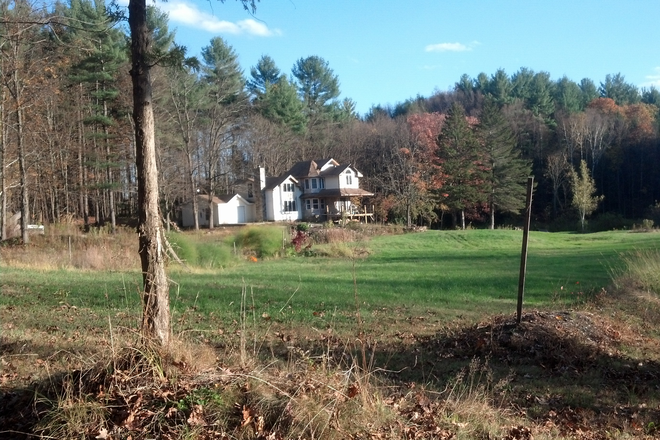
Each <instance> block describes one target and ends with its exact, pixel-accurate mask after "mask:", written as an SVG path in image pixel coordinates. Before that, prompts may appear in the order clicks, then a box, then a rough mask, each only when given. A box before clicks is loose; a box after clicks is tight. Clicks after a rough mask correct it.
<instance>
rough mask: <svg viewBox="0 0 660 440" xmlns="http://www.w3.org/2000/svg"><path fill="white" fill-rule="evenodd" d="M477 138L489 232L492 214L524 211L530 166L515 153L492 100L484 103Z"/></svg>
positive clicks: (512, 138)
mask: <svg viewBox="0 0 660 440" xmlns="http://www.w3.org/2000/svg"><path fill="white" fill-rule="evenodd" d="M477 134H478V137H479V141H480V142H481V144H482V145H483V151H484V153H485V164H487V165H488V167H487V168H488V176H487V177H486V181H485V185H484V186H485V188H486V190H487V192H488V206H489V210H490V228H491V229H495V212H496V210H497V211H502V212H508V213H512V214H518V213H519V212H520V210H521V209H523V208H524V207H525V193H526V181H527V177H528V176H529V175H530V174H531V172H532V166H531V163H529V162H528V161H525V160H523V159H522V158H521V157H520V153H519V152H518V151H516V149H515V146H516V138H515V135H514V134H513V131H512V130H511V128H510V127H509V124H508V122H507V121H506V119H505V118H504V116H503V115H502V112H501V111H500V110H499V108H498V107H497V105H496V104H495V103H494V102H493V101H492V100H488V101H487V102H486V103H485V106H484V109H483V111H482V113H481V118H480V121H479V125H478V126H477Z"/></svg>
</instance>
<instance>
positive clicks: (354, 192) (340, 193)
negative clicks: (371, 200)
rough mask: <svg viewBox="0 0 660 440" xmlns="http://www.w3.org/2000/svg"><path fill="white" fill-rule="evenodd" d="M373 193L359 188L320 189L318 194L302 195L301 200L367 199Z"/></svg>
mask: <svg viewBox="0 0 660 440" xmlns="http://www.w3.org/2000/svg"><path fill="white" fill-rule="evenodd" d="M373 195H374V193H372V192H369V191H366V190H364V189H361V188H340V189H322V190H321V191H319V192H315V193H308V194H303V195H302V196H301V197H300V198H301V199H318V198H322V197H324V198H332V197H340V198H346V197H369V196H373Z"/></svg>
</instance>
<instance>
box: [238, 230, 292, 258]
mask: <svg viewBox="0 0 660 440" xmlns="http://www.w3.org/2000/svg"><path fill="white" fill-rule="evenodd" d="M283 233H284V229H283V228H281V227H277V226H261V227H256V226H255V227H248V228H244V229H242V230H241V231H240V232H238V234H236V236H235V237H234V242H235V243H236V246H238V247H240V248H241V249H243V252H245V253H254V254H255V255H256V256H257V257H259V258H263V257H272V256H275V255H277V254H278V253H279V252H280V250H281V249H282V235H283Z"/></svg>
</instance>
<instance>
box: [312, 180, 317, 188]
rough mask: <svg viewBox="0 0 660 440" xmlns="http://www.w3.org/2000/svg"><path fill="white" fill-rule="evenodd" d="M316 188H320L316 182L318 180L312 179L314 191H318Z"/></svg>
mask: <svg viewBox="0 0 660 440" xmlns="http://www.w3.org/2000/svg"><path fill="white" fill-rule="evenodd" d="M316 188H318V182H317V181H316V179H312V189H316Z"/></svg>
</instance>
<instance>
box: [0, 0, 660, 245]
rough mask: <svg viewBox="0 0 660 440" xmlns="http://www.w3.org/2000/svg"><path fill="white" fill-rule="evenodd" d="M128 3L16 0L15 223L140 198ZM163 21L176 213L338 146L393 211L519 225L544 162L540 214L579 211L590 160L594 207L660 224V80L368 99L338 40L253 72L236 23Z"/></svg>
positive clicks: (612, 224) (2, 144)
mask: <svg viewBox="0 0 660 440" xmlns="http://www.w3.org/2000/svg"><path fill="white" fill-rule="evenodd" d="M111 12H112V13H111ZM115 12H116V11H114V12H113V11H108V10H107V9H106V6H105V4H104V2H103V1H100V0H96V1H90V0H71V1H70V3H69V4H68V5H64V4H57V5H56V7H55V8H54V9H52V10H47V11H46V10H43V9H38V8H36V7H34V6H33V5H31V4H30V3H28V2H25V1H9V2H2V3H1V4H0V16H1V18H0V22H1V27H0V54H1V56H2V58H1V60H0V71H1V72H2V85H1V86H2V88H1V90H2V91H1V93H0V164H1V165H2V166H1V167H0V174H1V175H0V204H1V210H0V221H1V222H2V223H1V225H0V226H1V227H0V230H1V231H2V239H6V238H8V237H9V236H11V235H15V229H16V226H15V225H17V224H22V227H26V226H27V224H34V223H43V224H50V223H56V222H61V221H67V222H79V223H80V224H81V225H84V227H87V228H88V227H92V226H103V225H106V226H107V227H108V228H110V229H113V228H114V227H115V226H116V224H117V223H118V222H119V221H121V220H124V219H132V218H135V217H136V215H137V213H136V209H137V208H136V206H137V203H136V202H137V200H136V185H137V184H136V171H135V142H134V127H133V126H132V118H131V111H132V105H131V81H130V75H129V71H130V68H131V67H130V60H129V44H128V36H127V35H128V30H127V27H126V23H125V22H124V21H120V20H119V18H120V17H119V15H118V14H116V13H115ZM149 25H150V29H151V31H152V45H151V46H152V47H151V56H152V58H153V60H151V61H152V64H153V66H154V68H153V70H152V80H153V96H154V112H155V118H156V130H157V133H156V136H157V148H158V161H159V173H160V195H161V211H162V214H163V217H164V218H166V219H170V220H174V219H175V217H176V212H177V206H178V205H179V204H180V203H181V202H184V201H187V200H190V199H191V198H193V197H192V196H193V195H194V194H196V193H197V192H200V191H201V192H204V193H206V194H209V195H217V194H224V193H230V192H232V191H233V189H234V188H233V185H234V184H235V182H236V181H237V180H240V179H245V178H249V177H253V175H254V170H255V169H256V168H257V167H259V166H263V167H265V168H266V171H267V174H268V175H272V176H275V175H279V174H280V173H283V172H284V171H286V170H288V169H289V168H290V167H291V165H292V164H294V163H295V162H298V161H301V160H309V159H318V158H327V157H332V158H335V159H336V160H338V161H339V162H340V163H351V164H354V165H355V166H356V167H357V168H358V169H359V170H360V171H361V172H362V173H363V174H364V176H365V178H364V179H363V181H362V182H363V186H364V187H365V188H366V189H368V190H370V191H372V192H374V193H375V194H376V197H374V199H373V200H371V201H369V203H371V204H373V205H374V206H375V209H376V212H377V214H378V217H379V219H380V220H383V221H390V222H401V223H405V224H408V225H413V224H423V225H431V226H435V227H465V226H466V225H468V224H470V223H472V224H474V225H483V226H490V227H496V226H499V225H503V224H506V225H512V224H516V223H518V222H519V221H520V220H519V218H518V216H519V213H520V210H521V209H522V207H523V204H524V188H525V183H526V179H527V176H529V175H533V176H534V178H535V182H536V183H537V187H536V192H535V199H534V207H533V210H534V213H533V214H534V218H535V221H536V222H538V223H539V224H544V225H550V226H552V225H554V227H560V226H559V225H568V224H570V225H571V227H574V228H577V225H578V213H577V211H576V209H575V208H574V206H573V203H572V202H573V199H574V197H573V188H572V186H573V185H572V183H571V182H572V176H573V175H574V173H575V171H576V170H579V169H580V165H581V162H582V161H584V162H585V163H586V165H587V170H588V173H589V174H590V175H591V176H593V184H594V186H595V189H596V193H597V194H598V196H599V198H602V201H600V203H598V204H597V207H596V212H595V214H594V222H596V221H599V222H600V224H601V226H602V227H604V228H619V227H623V226H625V225H627V224H628V223H629V221H640V220H641V219H644V218H646V219H649V220H654V221H655V222H656V223H660V205H658V203H657V201H658V199H660V149H659V146H660V142H659V139H658V107H659V106H660V92H659V91H658V90H656V89H655V88H650V89H641V90H640V89H638V88H637V87H635V86H634V85H631V84H629V83H627V82H626V81H625V78H624V77H623V76H622V75H621V74H612V75H607V77H606V78H605V79H604V80H602V82H599V83H598V84H597V83H596V82H594V81H593V80H591V79H588V78H584V79H582V80H580V81H579V82H575V81H573V80H572V79H569V78H566V77H562V78H560V79H558V80H553V79H551V76H550V74H549V73H548V72H535V71H533V70H531V69H529V68H525V67H523V68H520V69H519V70H518V71H517V72H514V73H512V74H508V73H507V72H505V71H504V70H498V71H496V72H494V73H492V74H490V75H489V74H486V73H479V74H478V75H477V76H476V77H474V78H472V77H470V76H469V75H467V74H465V75H463V76H462V77H461V78H459V79H458V80H457V82H456V84H455V86H454V87H453V89H451V90H447V91H438V92H436V93H435V94H434V95H433V96H429V97H421V96H419V97H416V98H412V99H409V100H407V101H405V102H402V103H400V104H398V105H396V106H391V107H382V106H374V107H373V108H372V109H371V110H370V111H369V112H368V114H366V115H358V114H356V112H355V103H354V102H353V101H352V100H350V99H340V96H341V92H340V89H339V83H340V81H339V78H338V77H337V76H336V75H335V74H334V72H333V70H332V68H331V67H330V66H329V64H328V62H327V61H325V60H324V59H323V58H322V57H321V56H308V57H301V58H300V59H299V60H298V61H297V62H296V63H295V64H294V65H293V66H292V67H291V69H290V71H283V70H281V68H280V67H279V66H277V65H276V63H275V61H274V60H273V59H272V58H271V57H270V56H268V55H264V56H263V57H262V58H261V59H260V60H259V61H258V63H257V64H256V65H255V66H253V67H252V68H251V69H250V71H249V72H243V71H242V70H241V68H240V65H239V63H238V54H237V53H236V52H235V51H234V49H233V48H232V47H231V46H230V45H229V44H228V43H227V42H226V41H225V40H223V39H222V38H220V37H215V38H213V39H211V40H210V41H209V43H208V45H206V46H205V47H204V48H203V50H202V53H201V56H200V57H199V58H187V57H186V54H185V49H183V48H181V47H179V46H178V45H177V44H176V43H175V35H174V33H173V32H171V31H170V30H169V29H168V23H167V16H166V15H165V14H163V13H161V12H159V11H158V10H157V9H156V8H154V7H151V8H150V10H149ZM19 213H20V216H21V218H22V220H21V221H19V222H17V221H16V219H17V218H18V214H19ZM647 224H648V223H647Z"/></svg>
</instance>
